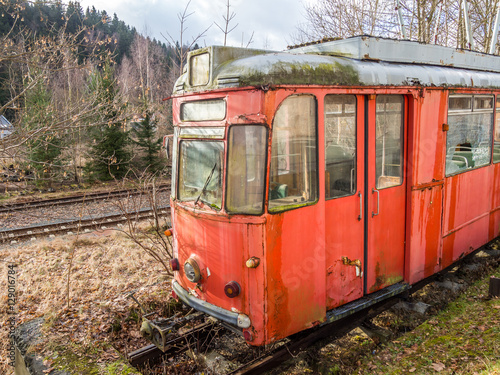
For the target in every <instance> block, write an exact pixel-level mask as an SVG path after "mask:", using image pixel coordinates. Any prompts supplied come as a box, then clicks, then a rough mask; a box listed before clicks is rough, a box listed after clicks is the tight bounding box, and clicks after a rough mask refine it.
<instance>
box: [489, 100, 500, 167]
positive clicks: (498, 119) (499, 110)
mask: <svg viewBox="0 0 500 375" xmlns="http://www.w3.org/2000/svg"><path fill="white" fill-rule="evenodd" d="M493 104H494V105H495V107H494V109H493V134H492V138H493V146H492V148H491V152H492V155H491V162H492V163H493V164H498V163H500V157H499V158H498V160H496V161H495V142H498V143H500V139H499V140H498V141H496V139H495V138H496V133H497V131H498V133H499V134H500V94H497V95H496V96H495V95H494V103H493ZM499 149H500V147H499Z"/></svg>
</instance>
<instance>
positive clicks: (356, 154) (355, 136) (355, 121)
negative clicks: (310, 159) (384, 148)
mask: <svg viewBox="0 0 500 375" xmlns="http://www.w3.org/2000/svg"><path fill="white" fill-rule="evenodd" d="M330 96H344V97H345V96H350V97H354V139H355V145H354V148H355V153H354V159H353V162H354V167H355V168H354V179H355V183H354V185H355V186H354V187H355V189H354V191H353V192H352V193H351V194H345V195H339V196H334V197H332V196H329V197H327V196H326V194H327V190H326V172H327V169H326V166H327V159H326V157H327V152H326V150H327V146H326V141H327V136H326V115H327V113H326V98H327V97H330ZM347 113H348V112H346V114H347ZM323 128H324V141H325V144H324V150H325V160H324V162H325V168H324V169H325V170H324V171H323V172H324V173H325V201H329V200H332V199H339V198H344V197H351V196H353V195H355V194H356V193H357V191H358V178H357V177H358V176H357V174H358V95H356V94H346V93H338V94H326V95H325V96H324V97H323ZM318 142H319V140H318ZM318 167H319V166H318Z"/></svg>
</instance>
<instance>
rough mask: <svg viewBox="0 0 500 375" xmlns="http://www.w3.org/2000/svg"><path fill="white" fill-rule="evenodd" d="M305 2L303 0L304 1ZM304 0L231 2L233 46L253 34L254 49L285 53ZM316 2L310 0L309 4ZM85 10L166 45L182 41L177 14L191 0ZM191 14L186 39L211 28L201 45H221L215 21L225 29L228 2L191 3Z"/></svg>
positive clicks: (106, 0)
mask: <svg viewBox="0 0 500 375" xmlns="http://www.w3.org/2000/svg"><path fill="white" fill-rule="evenodd" d="M302 1H304V0H302ZM302 1H301V0H252V1H244V0H231V2H230V5H231V12H234V13H235V14H236V16H235V18H234V20H233V21H232V26H235V25H236V24H238V26H237V28H236V29H235V30H234V31H233V32H232V33H231V34H229V36H228V44H229V45H232V46H240V45H241V44H242V40H243V44H244V45H246V43H247V42H248V40H249V38H250V36H251V34H252V32H253V33H254V37H253V41H254V42H253V43H252V44H251V45H250V47H252V48H265V47H267V48H268V49H275V50H282V49H285V48H286V46H287V44H290V43H291V40H290V35H291V34H292V33H293V32H294V31H295V26H296V25H297V24H298V23H300V22H303V18H302V13H303V9H304V6H303V3H302ZM311 1H315V0H308V2H311ZM80 3H81V5H82V7H83V8H84V9H86V8H87V7H89V6H92V5H93V6H95V8H96V9H98V10H106V12H107V13H108V14H109V15H111V16H112V15H113V14H114V13H116V14H117V16H118V18H119V19H120V20H123V21H125V22H126V23H127V24H129V25H130V26H133V27H135V28H136V29H137V31H139V32H141V33H144V31H146V30H147V32H148V34H149V35H150V36H152V37H155V38H156V39H159V40H162V41H164V42H167V40H165V39H164V38H163V37H162V34H163V35H165V36H167V34H170V35H171V36H172V37H173V38H174V39H175V40H178V39H179V38H180V24H179V20H178V14H179V13H182V12H184V9H185V7H186V5H187V3H188V0H162V1H161V0H81V1H80ZM188 13H192V14H191V15H190V16H189V17H188V18H187V19H186V23H185V28H186V31H185V35H184V38H185V40H186V38H187V40H188V41H191V40H192V38H193V37H194V36H196V35H198V34H199V33H200V32H202V31H203V30H205V29H206V28H207V27H209V26H210V25H212V26H211V27H210V29H209V31H208V32H207V33H206V36H205V37H204V38H203V39H202V40H200V42H199V43H198V44H199V45H211V44H219V45H220V44H222V43H223V41H224V35H223V33H222V31H220V30H219V28H218V27H217V26H215V25H214V24H213V22H217V23H218V24H219V25H220V26H222V27H223V26H224V20H223V15H225V14H226V0H211V1H207V0H191V3H190V4H189V8H188Z"/></svg>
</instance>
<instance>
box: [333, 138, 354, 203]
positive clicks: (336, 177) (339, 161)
mask: <svg viewBox="0 0 500 375" xmlns="http://www.w3.org/2000/svg"><path fill="white" fill-rule="evenodd" d="M326 160H327V163H326V183H327V192H326V196H327V198H334V197H342V196H346V195H351V194H353V193H354V191H355V190H356V173H355V166H354V163H355V158H354V153H353V152H352V151H350V150H347V149H346V148H345V147H343V146H341V145H338V144H335V143H334V144H331V145H329V146H328V147H327V149H326Z"/></svg>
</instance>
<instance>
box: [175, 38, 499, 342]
mask: <svg viewBox="0 0 500 375" xmlns="http://www.w3.org/2000/svg"><path fill="white" fill-rule="evenodd" d="M173 119H174V129H175V133H174V136H173V152H172V155H173V156H172V193H171V208H172V225H173V244H174V256H175V259H173V260H172V266H173V268H174V270H175V271H176V272H175V280H174V281H173V290H174V293H175V295H176V296H177V297H178V298H179V299H180V300H182V302H184V303H185V304H187V305H189V306H191V307H193V308H195V309H197V310H200V311H203V312H205V313H207V314H209V315H211V316H214V317H216V318H217V319H219V320H221V321H224V322H226V323H229V324H231V325H233V326H235V327H238V328H239V329H241V330H242V332H243V333H244V337H245V339H246V341H247V342H248V343H249V344H251V345H263V344H269V343H272V342H274V341H276V340H279V339H281V338H284V337H287V336H289V335H291V334H293V333H296V332H299V331H302V330H305V329H308V328H311V327H314V326H317V325H322V324H327V323H328V322H332V321H334V320H336V319H339V318H340V317H344V316H346V315H347V314H349V313H351V312H354V311H357V310H359V309H360V308H361V307H363V306H368V305H369V304H370V303H374V301H379V300H382V299H384V298H387V297H388V296H392V295H395V294H398V293H401V292H403V291H404V290H406V289H408V288H409V287H410V286H411V285H412V284H414V283H416V282H418V281H420V280H422V279H424V278H426V277H429V276H431V275H433V274H434V273H436V272H438V271H440V270H442V269H444V268H446V267H448V266H449V265H451V264H452V263H453V262H455V261H456V260H458V259H460V258H461V257H463V256H464V255H466V254H468V253H469V252H471V251H472V250H473V249H476V248H478V247H479V246H481V245H483V244H485V243H486V242H488V241H490V240H492V239H493V238H495V237H496V236H498V235H499V233H500V163H499V162H500V57H499V56H492V55H485V54H481V53H476V52H471V51H460V50H455V49H450V48H445V47H439V46H435V45H424V44H420V43H416V42H409V41H396V40H389V39H382V38H373V37H367V36H363V37H355V38H350V39H346V40H339V41H332V42H327V43H321V44H314V45H309V46H302V47H298V48H295V49H291V50H288V51H286V52H270V51H263V50H251V49H241V48H230V47H207V48H202V49H200V50H196V51H193V52H191V53H190V54H189V56H188V59H187V64H186V67H185V70H184V73H183V75H182V76H181V77H180V78H179V79H178V81H177V83H176V85H175V89H174V93H173Z"/></svg>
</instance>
